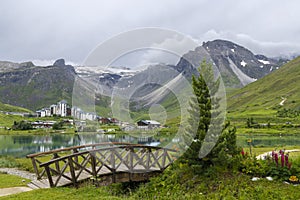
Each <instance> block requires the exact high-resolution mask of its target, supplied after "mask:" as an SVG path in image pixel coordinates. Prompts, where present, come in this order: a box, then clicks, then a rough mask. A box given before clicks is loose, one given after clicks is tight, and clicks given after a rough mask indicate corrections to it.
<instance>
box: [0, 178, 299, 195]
mask: <svg viewBox="0 0 300 200" xmlns="http://www.w3.org/2000/svg"><path fill="white" fill-rule="evenodd" d="M180 176H181V177H182V178H181V179H177V178H179V177H180ZM175 179H177V180H175ZM117 186H118V185H117ZM117 186H103V187H99V188H96V187H93V186H86V187H82V188H79V189H75V188H53V189H41V190H33V191H30V192H25V193H21V194H15V195H11V196H7V197H2V198H0V199H3V200H4V199H22V200H23V199H24V200H26V199H30V200H32V199H40V200H43V199H45V200H46V199H47V200H48V199H57V200H60V199H73V200H76V199H78V200H81V199H91V200H92V199H299V198H300V193H299V188H298V187H295V186H293V185H286V184H284V183H282V182H278V181H267V180H266V179H261V180H259V181H256V182H253V181H251V177H249V176H246V175H243V174H239V173H230V172H224V173H217V176H216V177H205V176H194V175H191V174H178V175H176V176H174V177H170V178H167V179H164V180H163V178H162V175H161V176H159V177H157V178H154V179H153V180H152V181H151V182H150V183H147V184H146V185H144V186H143V185H141V186H140V188H138V189H137V190H136V191H131V193H130V192H129V193H127V194H122V192H119V194H118V195H117V194H116V192H117V191H116V190H114V187H117ZM127 189H128V188H127ZM128 190H129V189H128Z"/></svg>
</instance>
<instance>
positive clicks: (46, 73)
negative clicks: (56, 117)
mask: <svg viewBox="0 0 300 200" xmlns="http://www.w3.org/2000/svg"><path fill="white" fill-rule="evenodd" d="M0 69H1V70H0V94H1V95H0V101H1V102H3V103H5V104H11V105H15V106H20V107H24V108H28V109H31V110H36V109H38V108H41V107H43V106H45V105H51V104H53V103H56V102H57V101H60V100H61V99H66V100H70V99H71V95H72V90H73V83H74V79H75V76H76V73H75V70H74V68H73V67H72V66H70V65H65V62H64V60H63V59H60V60H57V61H56V62H55V63H54V64H53V65H51V66H46V67H40V66H35V65H33V63H31V62H28V63H21V64H16V63H8V62H0Z"/></svg>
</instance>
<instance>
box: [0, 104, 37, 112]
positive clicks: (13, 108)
mask: <svg viewBox="0 0 300 200" xmlns="http://www.w3.org/2000/svg"><path fill="white" fill-rule="evenodd" d="M0 111H4V112H22V113H31V112H32V111H30V110H28V109H26V108H22V107H18V106H12V105H9V104H4V103H1V102H0Z"/></svg>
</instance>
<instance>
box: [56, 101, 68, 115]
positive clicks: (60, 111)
mask: <svg viewBox="0 0 300 200" xmlns="http://www.w3.org/2000/svg"><path fill="white" fill-rule="evenodd" d="M56 108H57V110H56V114H57V115H60V116H62V117H66V116H67V101H65V100H62V101H60V102H58V103H57V107H56Z"/></svg>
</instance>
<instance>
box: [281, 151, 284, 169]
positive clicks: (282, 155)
mask: <svg viewBox="0 0 300 200" xmlns="http://www.w3.org/2000/svg"><path fill="white" fill-rule="evenodd" d="M280 157H281V167H284V154H283V151H282V152H281V155H280Z"/></svg>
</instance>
